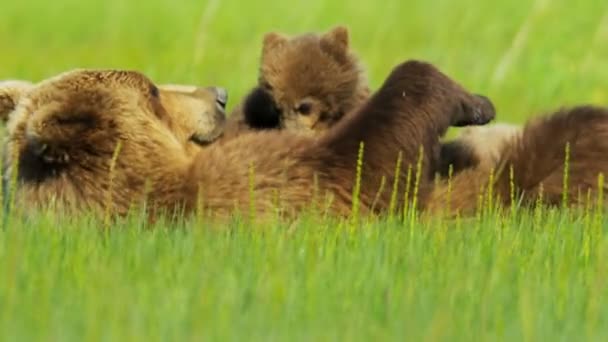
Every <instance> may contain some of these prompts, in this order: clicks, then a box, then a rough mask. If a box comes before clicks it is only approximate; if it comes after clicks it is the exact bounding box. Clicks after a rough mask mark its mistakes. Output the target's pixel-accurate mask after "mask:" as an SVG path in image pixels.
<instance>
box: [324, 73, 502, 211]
mask: <svg viewBox="0 0 608 342" xmlns="http://www.w3.org/2000/svg"><path fill="white" fill-rule="evenodd" d="M494 116H495V110H494V106H493V105H492V103H491V102H490V101H489V100H488V99H487V98H486V97H484V96H480V95H475V94H471V93H469V92H468V91H466V90H465V89H464V88H463V87H462V86H460V85H459V84H458V83H457V82H455V81H453V80H451V79H450V78H449V77H447V76H446V75H444V74H443V73H441V72H440V71H439V70H437V69H436V68H435V67H434V66H433V65H431V64H428V63H424V62H419V61H409V62H405V63H403V64H401V65H399V66H397V67H396V68H395V69H394V70H393V71H392V72H391V74H390V75H389V77H388V78H387V79H386V81H385V82H384V84H383V85H382V87H381V88H380V89H379V90H378V91H377V92H376V93H375V94H374V95H373V96H372V97H371V98H370V99H369V101H368V102H367V103H366V104H365V105H363V106H362V107H361V108H360V109H359V110H358V112H356V113H354V114H353V115H350V116H349V117H348V118H345V119H344V120H342V121H341V122H339V123H338V124H337V125H336V126H335V127H334V129H332V130H331V131H330V132H329V134H327V135H326V136H325V137H323V139H321V140H320V141H319V147H320V148H322V149H323V150H325V151H329V153H328V154H326V156H327V157H325V158H327V159H331V160H327V161H326V164H328V165H337V166H336V169H340V170H330V174H332V173H335V174H339V175H340V177H342V178H343V177H344V175H348V176H349V177H353V178H354V175H355V174H354V170H355V167H354V166H355V165H356V160H357V157H358V151H359V146H360V145H359V144H360V143H361V142H363V144H364V155H363V169H362V179H361V203H362V204H364V205H366V204H368V203H366V202H367V201H370V202H371V201H372V200H373V199H374V198H375V197H376V194H377V193H378V191H379V190H378V189H379V188H380V184H381V183H382V178H385V181H386V184H397V186H398V188H397V189H395V190H396V191H397V193H398V194H401V193H403V192H402V190H403V189H402V187H404V186H405V183H406V179H407V173H408V168H412V169H413V170H414V172H416V171H417V170H418V169H419V172H420V173H419V177H410V178H409V179H410V182H412V183H413V182H414V181H415V179H416V178H419V179H418V183H417V184H418V187H419V192H418V193H419V195H420V196H421V198H422V200H423V198H424V197H425V196H426V194H427V193H428V191H430V187H431V185H432V184H431V183H432V174H433V172H434V170H435V168H436V165H434V164H436V163H437V160H438V158H439V150H440V137H441V136H442V135H443V134H444V133H445V132H446V131H447V129H448V128H449V126H451V125H457V124H460V125H462V124H485V123H487V122H489V121H491V120H492V119H493V118H494ZM399 156H400V157H399ZM399 158H400V160H401V162H402V165H401V166H400V167H399V170H400V173H399V178H400V179H399V181H397V182H395V181H394V173H395V170H396V162H397V160H398V159H399ZM345 167H349V168H352V172H351V173H348V172H347V171H345V170H341V168H345ZM336 181H338V180H336ZM411 185H412V184H410V186H411ZM384 188H385V190H384V191H383V193H381V194H379V197H378V198H379V202H378V205H377V207H378V208H379V209H383V207H385V206H386V204H387V202H388V201H389V200H390V198H391V193H392V192H393V189H392V187H391V186H388V187H384Z"/></svg>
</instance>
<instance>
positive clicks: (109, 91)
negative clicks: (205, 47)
mask: <svg viewBox="0 0 608 342" xmlns="http://www.w3.org/2000/svg"><path fill="white" fill-rule="evenodd" d="M15 98H16V97H15ZM226 99H227V95H226V91H225V90H223V89H221V88H216V87H208V88H196V87H182V86H172V85H167V86H156V85H155V84H154V83H153V82H152V81H150V80H149V79H148V78H147V77H146V76H144V75H142V74H140V73H138V72H133V71H115V70H75V71H70V72H67V73H64V74H61V75H59V76H56V77H53V78H51V79H48V80H46V81H43V82H41V83H38V84H36V85H35V86H33V87H32V88H30V89H29V90H28V91H27V92H26V93H22V94H21V97H20V99H19V101H18V105H17V106H16V108H15V110H14V111H13V112H12V113H11V115H10V118H9V121H8V133H9V134H8V141H7V144H6V146H5V147H6V151H5V166H7V167H8V169H7V172H6V173H5V176H7V177H11V176H14V175H15V174H14V172H15V171H17V174H16V178H15V179H17V180H18V191H17V194H18V195H19V196H22V197H24V198H23V200H24V201H26V202H27V203H32V202H33V203H39V204H42V203H44V202H48V201H51V200H54V201H57V202H59V204H67V205H68V206H82V205H86V206H87V207H97V208H99V207H102V206H104V201H106V200H108V201H111V202H112V203H113V205H114V206H116V208H117V210H118V211H120V212H123V211H125V210H126V209H128V207H129V206H130V205H131V204H132V202H133V201H134V200H139V199H140V197H139V196H141V195H143V194H144V191H148V190H149V191H163V189H167V188H168V189H171V188H172V187H171V184H170V183H171V182H177V181H178V180H177V179H179V177H180V175H181V174H182V173H183V172H184V169H185V168H187V165H188V163H189V149H192V147H191V146H192V145H193V143H196V144H206V143H209V142H212V141H213V140H214V139H216V138H217V137H218V136H219V135H220V134H221V132H222V129H223V124H224V121H225V115H224V107H225V105H226ZM144 187H150V188H149V189H148V190H146V189H144ZM102 194H107V198H106V199H105V200H104V198H102V197H104V196H106V195H102ZM156 197H158V196H156ZM166 197H167V198H169V197H171V194H167V195H166ZM109 199H111V200H109Z"/></svg>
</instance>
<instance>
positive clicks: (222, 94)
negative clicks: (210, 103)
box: [214, 87, 228, 108]
mask: <svg viewBox="0 0 608 342" xmlns="http://www.w3.org/2000/svg"><path fill="white" fill-rule="evenodd" d="M214 90H215V96H216V97H215V101H216V102H217V103H218V104H219V105H220V106H221V107H222V108H226V104H227V103H228V91H226V89H225V88H222V87H214Z"/></svg>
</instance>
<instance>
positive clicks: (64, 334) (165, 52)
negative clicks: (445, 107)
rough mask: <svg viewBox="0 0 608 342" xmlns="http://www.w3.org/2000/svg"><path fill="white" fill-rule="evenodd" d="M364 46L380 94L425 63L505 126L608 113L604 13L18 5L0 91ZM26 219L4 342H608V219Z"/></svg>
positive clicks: (251, 77)
mask: <svg viewBox="0 0 608 342" xmlns="http://www.w3.org/2000/svg"><path fill="white" fill-rule="evenodd" d="M334 24H346V25H348V26H349V28H350V29H351V33H352V44H353V47H354V48H355V49H356V51H358V53H359V55H360V56H361V58H362V59H363V61H364V64H365V66H366V67H367V69H368V71H369V76H370V80H371V83H372V85H373V86H374V87H377V86H378V85H379V84H380V82H382V80H383V78H384V76H385V75H387V73H388V72H389V71H390V69H391V68H392V67H393V66H394V65H396V64H397V63H399V62H401V61H403V60H405V59H408V58H417V59H424V60H428V61H431V62H434V63H436V64H437V65H438V66H439V67H440V68H441V69H442V70H443V71H445V72H446V73H447V74H449V75H450V76H452V77H454V78H455V79H457V80H459V81H460V82H461V83H463V84H464V85H465V86H466V87H467V88H469V89H471V90H473V91H475V92H479V93H483V94H486V95H488V96H489V97H490V98H492V99H493V100H494V102H495V104H496V106H497V109H498V118H499V120H500V121H510V122H522V121H523V120H525V119H526V118H528V117H530V116H532V115H534V114H537V113H542V112H544V111H548V110H552V109H555V108H557V107H559V106H562V105H570V104H577V103H593V104H604V105H605V104H606V103H607V102H608V83H607V82H606V80H608V66H607V65H606V63H607V62H606V61H608V3H607V2H606V1H604V0H585V1H578V2H574V1H569V0H553V1H552V0H537V1H524V0H509V1H507V0H501V1H482V0H460V1H458V2H456V1H448V0H429V1H425V2H423V1H403V0H386V1H382V2H380V1H372V0H361V1H343V0H332V1H319V0H310V1H293V2H287V1H284V2H279V1H272V0H258V1H256V2H253V1H252V2H245V1H242V0H229V1H226V0H211V1H208V2H205V1H182V2H181V3H179V4H178V2H174V1H169V0H150V1H145V2H135V1H132V2H127V1H123V0H107V1H104V2H101V1H100V2H92V1H81V0H59V1H42V0H30V1H5V2H4V3H3V5H2V11H0V44H1V46H2V53H1V54H0V79H7V78H23V79H30V80H40V79H43V78H46V77H48V76H52V75H54V74H56V73H58V72H61V71H64V70H67V69H71V68H75V67H96V68H98V67H113V68H123V69H137V70H140V71H143V72H145V73H146V74H148V75H149V76H150V77H152V78H153V79H154V80H155V81H157V82H159V83H165V82H174V83H195V84H201V85H209V84H214V85H215V84H219V85H223V86H225V87H227V88H228V89H229V90H230V96H231V104H230V106H229V107H231V106H232V105H234V104H235V103H236V102H237V101H236V100H237V99H238V98H240V97H241V96H243V95H244V93H245V91H247V90H248V88H249V87H250V86H252V85H253V84H254V82H255V79H256V72H257V69H256V68H257V64H258V56H259V51H260V48H261V38H262V34H263V33H265V32H268V31H273V30H278V31H282V32H286V33H298V32H304V31H311V30H312V31H321V30H326V29H328V28H330V27H331V26H333V25H334ZM314 222H315V221H313V220H312V219H310V218H308V217H303V218H302V219H301V220H300V221H299V222H298V224H297V225H296V226H295V227H289V229H288V228H287V227H285V226H283V225H282V224H281V223H280V222H277V223H276V224H275V225H273V226H261V225H255V224H253V225H251V224H248V223H246V222H244V221H239V220H237V219H235V220H234V222H233V223H232V224H231V225H230V226H228V227H216V226H211V225H210V224H209V223H206V222H199V221H186V222H182V223H179V224H176V223H172V224H162V223H159V224H158V225H157V227H155V228H156V229H151V230H146V229H143V227H142V226H143V225H142V223H141V222H140V221H139V220H138V219H137V218H133V219H129V220H125V221H124V222H120V223H118V224H117V227H116V229H111V230H107V231H101V230H99V229H96V228H98V227H99V226H100V224H99V222H97V221H95V220H92V219H90V218H88V217H58V216H56V215H55V214H53V213H51V212H49V213H47V214H44V215H43V214H41V215H35V216H27V217H26V218H21V216H18V215H15V216H14V217H10V218H9V221H8V223H9V224H8V225H7V227H6V228H4V229H2V230H0V341H29V340H40V341H85V340H86V341H89V340H104V341H131V340H145V341H157V340H171V341H186V340H194V341H199V340H222V341H223V340H239V341H243V340H265V341H267V340H281V341H287V340H288V341H292V340H294V341H295V340H314V341H318V340H322V341H325V340H328V341H338V340H347V341H350V340H353V341H354V340H404V339H410V340H414V341H420V340H429V341H441V340H446V341H458V340H467V341H477V340H488V341H497V340H516V341H517V340H526V341H550V340H560V341H582V340H590V341H606V340H608V299H607V297H606V296H607V295H608V283H607V282H608V278H607V277H608V263H606V258H607V257H608V235H606V232H607V229H606V228H607V227H608V219H606V218H605V215H604V213H603V212H602V211H598V210H593V209H589V210H583V211H567V210H553V211H549V210H537V211H532V212H515V213H510V214H509V215H507V216H502V215H501V216H499V215H495V214H492V213H486V214H483V215H482V214H480V215H478V216H477V217H475V218H472V219H469V220H464V219H463V220H456V221H440V220H432V221H429V222H419V221H409V220H408V221H407V222H401V221H397V220H394V219H389V220H382V221H370V222H365V223H364V224H363V225H362V226H361V227H358V228H357V229H354V230H351V229H347V228H348V227H347V226H345V225H344V224H342V223H341V222H336V221H334V220H331V219H327V220H326V221H324V222H322V223H321V224H316V223H314Z"/></svg>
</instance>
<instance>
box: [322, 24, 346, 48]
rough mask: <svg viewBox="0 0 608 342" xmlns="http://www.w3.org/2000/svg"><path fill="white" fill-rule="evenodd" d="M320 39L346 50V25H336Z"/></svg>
mask: <svg viewBox="0 0 608 342" xmlns="http://www.w3.org/2000/svg"><path fill="white" fill-rule="evenodd" d="M321 41H322V42H323V43H325V44H327V45H330V46H333V47H336V48H339V49H342V50H344V51H346V50H348V47H349V34H348V28H346V26H336V27H334V28H332V29H331V30H329V32H327V33H325V34H324V35H323V36H322V37H321Z"/></svg>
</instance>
